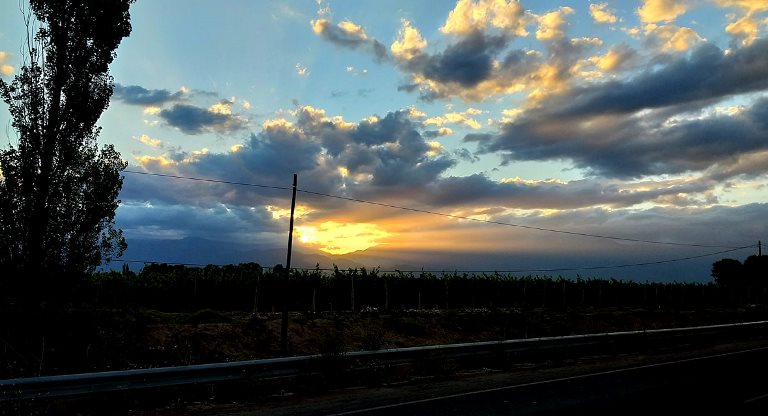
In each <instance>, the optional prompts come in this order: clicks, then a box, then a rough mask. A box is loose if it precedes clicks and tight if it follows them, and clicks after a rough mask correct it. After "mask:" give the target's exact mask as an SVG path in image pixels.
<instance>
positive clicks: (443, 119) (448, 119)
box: [423, 107, 482, 134]
mask: <svg viewBox="0 0 768 416" xmlns="http://www.w3.org/2000/svg"><path fill="white" fill-rule="evenodd" d="M481 113H482V112H481V111H480V110H477V109H474V108H471V107H470V108H468V109H467V110H465V111H461V112H451V113H446V114H445V115H443V116H436V117H430V118H428V119H426V120H424V121H423V124H424V125H425V126H436V127H442V126H443V125H445V124H448V123H453V124H464V125H465V126H468V127H471V128H473V129H479V128H481V127H482V126H481V125H480V123H479V122H478V121H477V120H475V119H474V118H472V116H476V115H479V114H481ZM443 132H444V133H445V134H450V133H451V131H450V129H449V130H448V131H443Z"/></svg>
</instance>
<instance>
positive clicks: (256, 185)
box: [123, 170, 291, 191]
mask: <svg viewBox="0 0 768 416" xmlns="http://www.w3.org/2000/svg"><path fill="white" fill-rule="evenodd" d="M123 172H124V173H132V174H134V175H147V176H160V177H163V178H173V179H186V180H190V181H198V182H212V183H224V184H227V185H238V186H250V187H253V188H266V189H280V190H283V191H290V190H291V188H290V187H287V186H273V185H259V184H255V183H246V182H233V181H223V180H218V179H206V178H195V177H192V176H178V175H166V174H162V173H151V172H138V171H134V170H124V171H123Z"/></svg>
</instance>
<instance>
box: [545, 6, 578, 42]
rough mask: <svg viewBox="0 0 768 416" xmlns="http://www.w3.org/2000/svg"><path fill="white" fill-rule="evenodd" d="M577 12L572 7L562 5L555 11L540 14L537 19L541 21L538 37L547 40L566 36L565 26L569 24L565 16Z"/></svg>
mask: <svg viewBox="0 0 768 416" xmlns="http://www.w3.org/2000/svg"><path fill="white" fill-rule="evenodd" d="M575 12H576V11H575V10H573V9H572V8H570V7H561V8H560V9H558V10H555V11H553V12H549V13H547V14H544V15H542V16H538V17H537V19H536V20H537V22H538V23H539V28H538V29H537V30H536V39H538V40H543V41H547V40H555V39H561V38H563V37H564V36H565V30H564V27H565V26H566V25H567V24H568V21H567V20H566V19H565V16H566V15H568V14H574V13H575Z"/></svg>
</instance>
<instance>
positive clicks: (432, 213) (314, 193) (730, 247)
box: [123, 170, 741, 249]
mask: <svg viewBox="0 0 768 416" xmlns="http://www.w3.org/2000/svg"><path fill="white" fill-rule="evenodd" d="M123 172H125V173H131V174H137V175H149V176H159V177H164V178H173V179H185V180H193V181H201V182H213V183H222V184H228V185H238V186H249V187H256V188H267V189H279V190H284V191H290V190H292V189H293V188H292V187H287V186H274V185H261V184H255V183H248V182H234V181H224V180H218V179H206V178H196V177H192V176H178V175H168V174H161V173H150V172H138V171H132V170H124V171H123ZM296 192H301V193H304V194H308V195H315V196H321V197H325V198H333V199H339V200H344V201H350V202H357V203H361V204H368V205H375V206H380V207H385V208H392V209H399V210H402V211H410V212H417V213H421V214H429V215H436V216H441V217H447V218H453V219H458V220H466V221H474V222H481V223H486V224H493V225H501V226H506V227H515V228H521V229H527V230H534V231H544V232H550V233H558V234H565V235H573V236H578V237H590V238H601V239H606V240H614V241H626V242H633V243H645V244H658V245H668V246H682V247H700V248H727V249H740V248H741V247H737V246H728V245H717V244H701V243H677V242H672V241H658V240H646V239H639V238H628V237H618V236H611V235H604V234H592V233H583V232H577V231H567V230H559V229H555V228H545V227H536V226H532V225H523V224H515V223H510V222H502V221H493V220H485V219H482V218H474V217H469V216H464V215H456V214H448V213H444V212H438V211H430V210H426V209H421V208H412V207H404V206H400V205H394V204H387V203H383V202H376V201H368V200H364V199H359V198H351V197H346V196H341V195H333V194H327V193H323V192H316V191H310V190H306V189H301V188H296Z"/></svg>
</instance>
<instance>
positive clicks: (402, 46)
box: [390, 19, 427, 61]
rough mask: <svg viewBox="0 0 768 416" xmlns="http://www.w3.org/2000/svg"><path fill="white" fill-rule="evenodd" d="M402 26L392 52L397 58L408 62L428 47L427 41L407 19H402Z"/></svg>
mask: <svg viewBox="0 0 768 416" xmlns="http://www.w3.org/2000/svg"><path fill="white" fill-rule="evenodd" d="M401 24H402V27H401V28H400V33H399V34H398V37H397V39H396V40H395V41H394V42H392V45H391V46H390V50H391V51H392V55H394V57H395V58H397V59H402V60H406V61H407V60H410V59H412V58H413V57H414V56H416V55H419V54H421V53H422V51H423V50H424V49H425V48H426V47H427V41H426V39H424V38H423V37H422V36H421V33H419V30H418V29H416V28H415V27H413V26H412V25H411V22H410V21H408V20H407V19H402V21H401Z"/></svg>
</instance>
